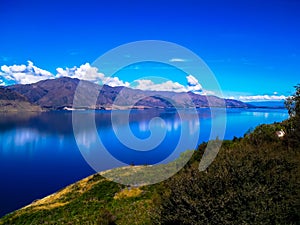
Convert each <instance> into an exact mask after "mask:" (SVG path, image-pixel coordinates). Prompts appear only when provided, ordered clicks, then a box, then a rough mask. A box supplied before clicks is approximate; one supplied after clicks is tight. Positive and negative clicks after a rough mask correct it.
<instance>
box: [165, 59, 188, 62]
mask: <svg viewBox="0 0 300 225" xmlns="http://www.w3.org/2000/svg"><path fill="white" fill-rule="evenodd" d="M185 61H186V60H185V59H181V58H172V59H170V60H169V62H185Z"/></svg>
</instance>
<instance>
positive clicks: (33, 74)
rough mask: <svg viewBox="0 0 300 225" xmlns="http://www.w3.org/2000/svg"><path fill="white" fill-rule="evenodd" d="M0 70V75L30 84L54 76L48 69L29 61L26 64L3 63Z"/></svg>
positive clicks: (16, 81)
mask: <svg viewBox="0 0 300 225" xmlns="http://www.w3.org/2000/svg"><path fill="white" fill-rule="evenodd" d="M1 70H2V72H0V76H2V77H3V78H4V79H5V80H10V81H12V82H13V83H16V84H30V83H35V82H38V81H41V80H46V79H51V78H54V76H53V74H51V73H50V72H49V71H46V70H43V69H40V68H38V67H36V66H34V65H33V63H32V62H31V61H28V65H13V66H7V65H3V66H1ZM2 81H3V80H2Z"/></svg>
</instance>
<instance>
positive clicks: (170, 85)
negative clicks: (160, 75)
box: [134, 80, 186, 92]
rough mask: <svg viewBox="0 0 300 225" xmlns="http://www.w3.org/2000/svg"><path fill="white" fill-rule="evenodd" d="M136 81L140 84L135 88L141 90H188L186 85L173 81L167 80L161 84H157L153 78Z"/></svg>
mask: <svg viewBox="0 0 300 225" xmlns="http://www.w3.org/2000/svg"><path fill="white" fill-rule="evenodd" d="M135 82H137V83H138V85H137V86H135V87H134V88H136V89H140V90H148V91H174V92H186V87H184V86H183V85H182V84H179V83H178V82H173V81H166V82H163V83H159V84H155V83H154V82H153V81H152V80H136V81H135Z"/></svg>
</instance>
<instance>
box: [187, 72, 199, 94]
mask: <svg viewBox="0 0 300 225" xmlns="http://www.w3.org/2000/svg"><path fill="white" fill-rule="evenodd" d="M186 79H187V85H188V91H202V86H201V84H200V83H199V81H198V80H197V78H196V77H194V76H193V75H188V76H186Z"/></svg>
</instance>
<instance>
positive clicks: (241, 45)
mask: <svg viewBox="0 0 300 225" xmlns="http://www.w3.org/2000/svg"><path fill="white" fill-rule="evenodd" d="M299 11H300V1H298V0H272V1H268V0H265V1H257V0H251V1H250V0H243V1H221V0H219V1H217V0H211V1H201V0H198V1H197V0H184V1H176V0H173V1H170V0H152V1H149V0H144V1H141V0H139V1H137V0H126V1H125V0H124V1H121V0H119V1H117V0H103V1H91V0H85V1H76V0H75V1H63V0H62V1H57V0H52V1H48V0H45V1H33V0H28V1H20V0H11V1H1V2H0V27H1V35H0V66H2V65H7V66H12V65H27V64H28V63H27V61H28V60H30V61H31V62H33V63H34V65H35V66H36V67H37V68H41V69H43V70H46V71H49V72H50V73H52V74H54V75H55V74H56V73H57V71H56V69H57V68H63V69H66V68H73V67H74V66H77V67H80V66H81V65H84V64H86V63H90V64H91V63H92V62H93V61H94V60H96V59H97V58H98V57H99V56H100V55H102V54H104V53H105V52H107V51H109V50H110V49H112V48H115V47H117V46H119V45H121V44H125V43H128V42H133V41H139V40H164V41H169V42H174V43H177V44H179V45H182V46H184V47H186V48H188V49H190V50H191V51H193V52H195V53H196V54H197V55H199V56H200V57H201V58H202V59H203V60H204V61H205V62H206V64H207V65H208V66H209V67H210V69H211V70H212V71H213V73H214V74H215V76H216V78H217V80H218V81H219V84H220V86H221V89H222V90H223V92H224V95H225V96H227V97H229V96H235V97H236V96H240V95H244V96H255V95H268V96H269V95H278V96H280V95H284V96H287V95H289V94H291V92H293V86H294V85H296V84H297V83H299V81H300V79H299V77H300V76H299V75H300V72H299V65H300V29H299V27H300V16H299ZM174 57H175V56H174ZM100 72H101V71H100ZM2 75H3V71H2ZM128 76H129V75H128ZM166 76H167V75H166ZM173 77H174V76H173ZM0 79H1V77H0ZM170 79H173V78H172V76H170ZM2 80H3V78H2ZM122 80H123V81H124V82H125V81H126V76H124V75H123V77H122ZM128 80H130V79H129V78H128ZM199 83H200V84H201V80H199Z"/></svg>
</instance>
